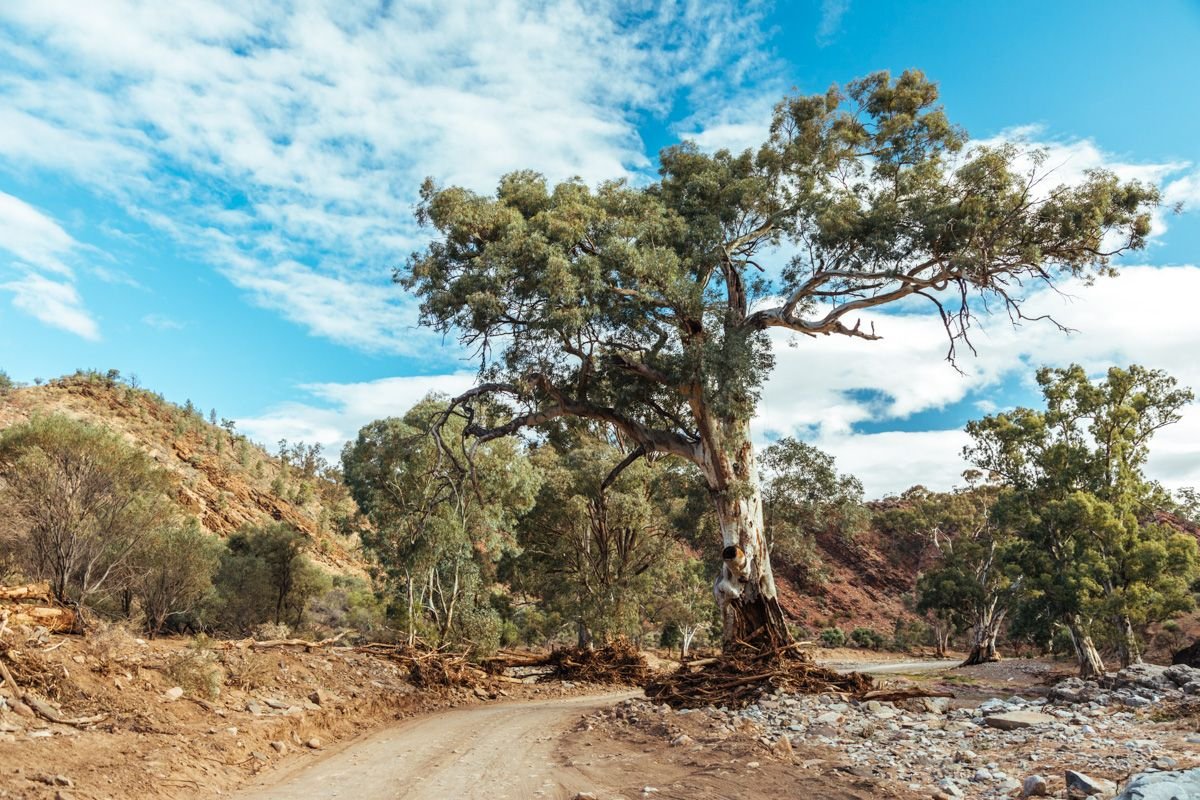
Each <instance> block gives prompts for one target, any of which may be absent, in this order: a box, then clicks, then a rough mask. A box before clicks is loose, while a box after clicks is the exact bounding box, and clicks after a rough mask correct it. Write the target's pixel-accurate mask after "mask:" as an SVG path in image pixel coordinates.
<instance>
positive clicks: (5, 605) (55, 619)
mask: <svg viewBox="0 0 1200 800" xmlns="http://www.w3.org/2000/svg"><path fill="white" fill-rule="evenodd" d="M0 614H4V615H5V617H7V619H8V621H9V624H10V625H12V626H13V627H14V628H15V627H17V626H18V625H25V626H28V627H31V628H39V627H40V628H45V629H46V630H48V631H50V632H52V633H69V632H71V631H73V630H75V627H76V616H75V613H74V612H73V611H71V609H69V608H65V607H64V606H63V605H62V604H60V603H58V602H56V601H55V600H54V598H53V596H52V595H51V594H50V584H49V583H45V582H43V583H27V584H24V585H22V586H0Z"/></svg>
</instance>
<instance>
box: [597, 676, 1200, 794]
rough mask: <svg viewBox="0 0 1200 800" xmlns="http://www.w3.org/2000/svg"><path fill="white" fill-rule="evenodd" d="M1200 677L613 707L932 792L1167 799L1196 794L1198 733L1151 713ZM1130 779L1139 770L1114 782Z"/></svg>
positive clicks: (675, 739)
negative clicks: (977, 693)
mask: <svg viewBox="0 0 1200 800" xmlns="http://www.w3.org/2000/svg"><path fill="white" fill-rule="evenodd" d="M1198 683H1200V669H1194V668H1191V667H1186V666H1180V665H1177V666H1173V667H1156V666H1151V665H1139V666H1136V667H1133V668H1130V669H1128V670H1122V671H1121V672H1119V673H1115V674H1113V675H1109V676H1106V677H1105V678H1104V679H1103V680H1102V681H1098V682H1087V681H1079V680H1077V679H1070V680H1067V681H1063V682H1062V683H1060V684H1059V685H1058V686H1057V687H1055V688H1054V689H1053V690H1052V691H1051V692H1050V696H1049V698H1032V699H1031V698H1026V697H1019V696H1012V697H1008V698H1003V699H1001V698H994V699H990V700H986V701H984V702H982V703H980V704H979V705H977V706H973V707H957V708H956V707H953V704H952V703H951V702H950V701H948V700H946V699H943V698H920V699H915V700H904V701H900V702H896V703H890V702H881V701H878V700H869V701H865V702H862V701H856V700H853V699H848V698H847V697H846V696H845V695H841V694H835V693H826V694H818V695H805V694H789V693H785V692H781V691H776V692H774V693H771V694H768V695H765V696H763V697H761V698H759V699H758V701H757V702H755V703H752V704H750V705H748V706H746V707H745V708H742V709H730V708H715V707H711V706H710V707H707V708H704V709H695V710H687V709H684V710H676V711H672V710H670V709H669V708H667V706H665V705H654V704H652V703H649V702H647V701H629V702H627V703H626V704H623V707H622V708H621V709H619V710H618V711H616V712H614V714H615V715H616V717H615V718H618V719H621V720H624V721H625V722H627V723H630V722H632V723H640V724H641V725H643V726H645V725H647V724H649V726H650V728H651V729H653V730H658V731H660V733H661V734H662V735H663V736H664V737H666V738H667V739H668V740H669V741H671V742H672V744H673V745H674V746H676V747H704V746H706V741H708V742H709V743H710V744H711V742H712V741H719V740H721V739H723V738H724V737H728V736H733V735H736V734H743V735H751V736H754V737H756V738H757V739H758V740H759V742H760V743H761V744H762V745H763V746H764V747H765V748H767V749H769V751H770V753H771V755H772V756H773V757H774V758H777V759H781V760H784V761H794V763H797V764H801V762H802V761H804V760H805V759H808V758H811V755H812V750H813V749H814V748H819V749H825V750H827V752H828V755H827V756H826V759H827V760H828V761H830V762H832V763H834V764H836V766H835V767H834V768H836V769H838V770H840V771H844V772H846V773H848V774H849V775H851V776H855V777H856V778H870V779H874V780H879V781H891V782H894V783H892V784H891V785H899V786H903V787H904V788H905V789H907V790H909V791H911V792H915V793H917V794H918V795H923V796H925V797H930V798H935V799H936V800H947V799H948V798H997V799H998V798H1025V797H1058V798H1083V797H1096V798H1100V800H1111V798H1114V796H1117V797H1119V798H1121V800H1158V798H1160V797H1161V798H1163V800H1166V798H1170V797H1177V798H1186V797H1196V798H1200V769H1191V770H1176V768H1177V767H1179V766H1180V762H1187V764H1185V765H1184V766H1195V765H1196V764H1198V763H1200V746H1198V745H1200V736H1198V735H1197V734H1196V733H1195V732H1194V731H1189V730H1186V729H1184V727H1183V726H1181V725H1180V724H1178V723H1174V722H1171V721H1158V720H1156V719H1155V718H1154V715H1153V713H1152V712H1153V711H1154V710H1155V709H1156V708H1157V707H1158V705H1159V704H1160V703H1161V702H1162V701H1163V700H1166V699H1169V698H1171V697H1173V696H1185V695H1190V694H1194V693H1195V691H1196V686H1197V684H1198ZM685 714H703V715H705V716H706V717H707V718H708V719H709V720H710V722H709V726H710V729H711V730H712V732H713V737H714V738H712V739H708V740H705V739H702V738H701V739H699V740H696V739H694V738H693V736H687V735H680V734H678V732H677V730H678V729H677V727H676V726H674V725H673V724H672V719H673V717H672V715H685ZM674 719H676V720H678V719H679V717H674ZM764 757H766V756H764ZM839 762H840V763H839ZM1172 770H1175V771H1172ZM1130 775H1136V776H1137V778H1135V779H1133V780H1130V781H1128V785H1127V786H1126V787H1125V788H1124V789H1121V788H1120V787H1121V786H1122V784H1124V783H1126V778H1128V776H1130ZM1160 787H1163V788H1160ZM1179 787H1184V789H1186V791H1187V792H1191V793H1181V792H1183V790H1182V789H1180V788H1179ZM1118 791H1122V793H1121V794H1120V795H1117V792H1118ZM1153 792H1158V793H1153ZM1172 792H1174V794H1172Z"/></svg>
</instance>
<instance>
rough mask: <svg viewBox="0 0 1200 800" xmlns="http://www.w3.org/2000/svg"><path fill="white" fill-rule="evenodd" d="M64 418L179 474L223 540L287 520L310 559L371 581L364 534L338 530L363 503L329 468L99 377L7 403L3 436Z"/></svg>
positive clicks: (180, 491)
mask: <svg viewBox="0 0 1200 800" xmlns="http://www.w3.org/2000/svg"><path fill="white" fill-rule="evenodd" d="M54 413H57V414H63V415H65V416H69V417H73V418H76V419H80V420H83V421H85V422H88V423H91V424H93V425H97V426H101V427H103V428H106V429H108V430H110V431H113V432H115V433H117V434H118V435H120V436H122V437H123V438H124V439H125V440H126V441H128V442H129V443H130V444H132V445H133V446H135V447H137V448H139V449H140V450H142V451H143V452H145V453H146V454H148V455H149V456H150V457H151V458H152V459H154V461H155V462H156V463H158V464H159V466H161V467H162V468H163V469H164V470H166V472H167V473H168V474H169V475H170V476H171V482H172V494H173V499H174V501H175V502H176V503H177V504H178V506H179V508H180V509H181V511H183V512H185V513H187V514H189V515H191V516H194V517H196V518H197V519H198V520H199V521H200V524H201V525H202V526H203V527H204V528H205V529H206V530H208V531H209V532H211V533H212V534H213V535H216V536H222V537H224V536H227V535H229V534H230V533H232V532H233V531H235V530H237V529H238V528H239V527H241V526H242V525H246V524H258V523H265V522H269V521H271V520H281V521H284V522H287V523H289V524H291V525H293V526H295V527H296V528H297V529H299V530H301V531H302V532H304V534H305V535H306V536H308V537H309V539H310V540H311V541H312V546H311V547H310V548H309V557H310V558H312V559H313V561H315V562H316V563H318V564H320V565H321V566H323V567H324V568H325V569H327V570H328V571H330V572H332V573H336V574H353V575H360V576H361V575H364V574H365V570H364V561H363V559H362V557H361V554H360V551H359V545H358V537H357V535H356V534H355V533H353V532H351V533H349V534H348V535H347V534H345V533H340V532H339V531H338V528H339V526H338V525H337V524H336V523H337V521H338V520H339V519H342V518H347V517H349V516H350V515H351V514H352V512H353V509H354V504H353V501H352V500H351V499H350V497H349V495H348V494H347V492H346V490H345V488H344V487H343V486H342V485H341V484H340V483H339V482H337V481H336V480H334V479H332V478H331V477H330V476H328V475H326V474H324V473H323V471H322V470H321V469H320V468H319V466H320V465H319V464H313V463H309V464H307V465H299V464H289V463H285V461H283V460H281V459H280V458H278V457H276V456H272V455H269V454H268V453H267V452H266V451H265V450H263V448H262V447H260V446H259V445H257V444H255V443H253V442H251V441H249V440H248V439H246V438H245V437H244V436H242V435H240V434H238V433H236V432H234V431H232V430H230V429H226V428H223V427H220V426H217V425H213V424H211V423H209V422H208V421H206V420H205V419H204V417H203V416H202V415H201V414H200V413H199V412H198V411H197V410H195V409H190V408H184V407H180V406H177V405H175V404H173V403H169V402H167V401H166V400H164V399H163V398H162V397H161V396H160V395H157V394H154V393H153V392H150V391H147V390H145V389H140V388H135V387H133V386H130V385H127V384H125V383H123V382H121V381H119V380H115V379H110V378H109V377H107V376H103V375H99V374H95V373H80V374H76V375H72V376H68V377H65V378H57V379H54V380H52V381H49V382H47V383H46V384H44V385H41V386H27V387H19V388H15V389H12V390H10V391H8V392H6V393H4V394H2V395H0V429H3V428H6V427H8V426H10V425H13V424H16V423H20V422H23V421H25V420H27V419H29V418H30V417H31V416H34V415H37V414H54Z"/></svg>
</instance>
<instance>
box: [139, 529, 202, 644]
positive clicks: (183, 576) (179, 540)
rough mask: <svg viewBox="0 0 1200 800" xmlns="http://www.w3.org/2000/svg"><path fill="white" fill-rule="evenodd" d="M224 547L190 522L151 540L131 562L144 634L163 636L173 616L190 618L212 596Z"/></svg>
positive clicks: (163, 531) (161, 532) (167, 530)
mask: <svg viewBox="0 0 1200 800" xmlns="http://www.w3.org/2000/svg"><path fill="white" fill-rule="evenodd" d="M223 549H224V545H222V543H221V542H220V541H218V540H216V539H214V538H213V537H212V536H211V535H209V534H208V533H206V532H205V531H204V530H202V529H201V528H200V524H199V523H198V522H197V521H196V520H194V519H192V520H188V521H187V522H186V523H184V524H179V525H172V526H170V527H168V528H166V529H164V530H162V531H160V532H159V533H158V534H157V535H154V536H151V537H150V538H149V539H147V540H146V541H145V542H144V543H143V544H142V546H141V548H139V550H138V552H137V554H136V555H135V556H134V558H133V559H132V566H133V570H132V571H133V572H134V573H135V574H137V575H138V577H137V578H136V579H135V580H134V585H133V590H134V594H135V596H136V597H137V599H138V601H139V602H140V603H141V604H142V611H143V613H144V614H145V616H146V632H147V633H149V634H150V635H151V636H157V635H159V634H161V633H163V630H164V626H165V625H166V621H167V618H168V617H169V616H171V615H172V614H184V615H186V614H190V613H191V612H192V611H194V610H195V609H196V608H198V607H199V606H200V604H201V602H202V601H203V600H204V599H205V597H207V596H208V595H209V593H210V592H212V588H213V587H212V577H213V573H214V572H216V569H217V565H218V564H219V563H220V560H221V551H222V550H223Z"/></svg>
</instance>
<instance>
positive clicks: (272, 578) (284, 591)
mask: <svg viewBox="0 0 1200 800" xmlns="http://www.w3.org/2000/svg"><path fill="white" fill-rule="evenodd" d="M307 548H308V538H307V537H306V536H305V535H304V534H303V533H302V532H300V531H298V530H296V529H295V528H293V527H292V526H291V525H288V524H287V523H285V522H274V523H269V524H266V525H249V526H246V527H244V528H242V529H240V530H238V531H236V532H235V533H234V534H233V535H231V536H230V537H229V540H228V542H227V550H226V552H225V553H223V554H222V556H221V564H220V566H219V567H218V569H217V573H216V578H215V580H214V583H215V585H216V589H217V594H218V595H219V603H220V618H221V624H222V626H223V627H225V628H227V629H230V630H236V631H241V632H248V631H251V630H253V628H254V627H255V626H256V625H260V624H262V623H264V622H274V623H276V624H285V623H286V624H288V625H298V624H300V622H302V621H303V619H304V611H305V606H306V604H307V603H308V601H309V599H310V598H312V597H314V596H315V595H317V594H319V593H320V592H321V591H323V590H324V588H325V586H324V585H323V584H324V583H325V582H326V581H323V580H322V577H323V576H322V575H321V574H320V572H319V570H317V568H316V567H314V566H313V565H312V563H311V562H310V561H309V560H308V558H307V557H305V555H304V551H305V550H306V549H307Z"/></svg>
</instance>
